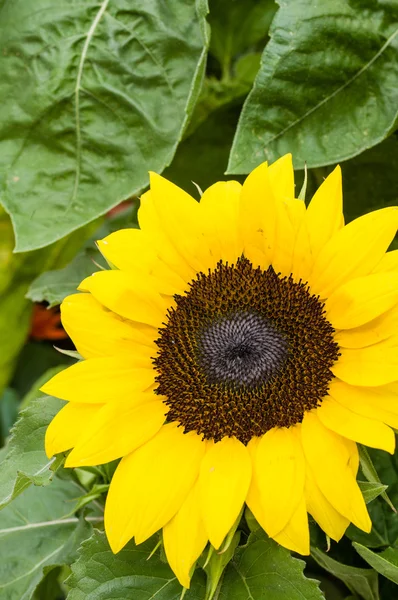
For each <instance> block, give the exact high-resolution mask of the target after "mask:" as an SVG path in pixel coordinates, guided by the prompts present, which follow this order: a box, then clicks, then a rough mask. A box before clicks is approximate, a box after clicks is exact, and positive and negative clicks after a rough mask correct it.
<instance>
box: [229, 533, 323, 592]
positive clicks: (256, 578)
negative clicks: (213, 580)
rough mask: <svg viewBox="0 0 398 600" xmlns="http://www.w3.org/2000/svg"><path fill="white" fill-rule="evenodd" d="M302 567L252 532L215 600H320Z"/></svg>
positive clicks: (280, 548)
mask: <svg viewBox="0 0 398 600" xmlns="http://www.w3.org/2000/svg"><path fill="white" fill-rule="evenodd" d="M304 567H305V563H304V562H303V561H301V560H298V559H296V558H293V557H292V556H291V555H290V552H289V551H288V550H286V549H285V548H282V546H279V545H278V544H277V543H276V542H274V541H273V540H271V539H269V538H267V537H266V536H265V534H264V533H262V532H256V533H252V534H251V535H250V538H249V541H248V543H247V545H246V546H244V547H242V548H240V549H238V551H237V552H236V554H235V557H234V559H233V560H232V561H231V562H230V563H229V565H228V567H227V569H226V571H225V575H224V579H223V581H222V585H221V589H220V592H219V595H218V599H219V600H231V599H232V598H233V600H248V599H250V600H286V599H287V598H288V599H289V600H303V598H305V599H306V600H323V599H324V595H323V594H322V592H321V591H320V589H319V587H318V582H317V581H314V580H313V579H307V578H306V577H305V576H304V574H303V568H304Z"/></svg>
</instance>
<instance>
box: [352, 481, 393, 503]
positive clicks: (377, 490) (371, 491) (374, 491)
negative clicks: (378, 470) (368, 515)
mask: <svg viewBox="0 0 398 600" xmlns="http://www.w3.org/2000/svg"><path fill="white" fill-rule="evenodd" d="M358 485H359V487H360V489H361V492H362V496H363V497H364V500H365V502H366V504H369V502H372V500H374V499H375V498H377V497H378V496H380V495H381V494H383V492H385V491H386V489H387V488H388V485H383V484H382V483H377V482H370V481H358Z"/></svg>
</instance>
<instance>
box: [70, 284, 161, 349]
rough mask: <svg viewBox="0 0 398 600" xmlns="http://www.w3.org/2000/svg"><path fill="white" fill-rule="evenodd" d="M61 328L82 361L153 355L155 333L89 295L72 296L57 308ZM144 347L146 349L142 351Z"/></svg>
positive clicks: (153, 330) (147, 326)
mask: <svg viewBox="0 0 398 600" xmlns="http://www.w3.org/2000/svg"><path fill="white" fill-rule="evenodd" d="M61 318H62V325H63V326H64V328H65V331H66V332H67V334H68V335H69V336H70V338H71V339H72V340H73V343H74V344H75V346H76V348H77V351H78V352H79V353H80V354H81V355H82V356H83V357H84V358H93V357H98V356H115V355H117V354H127V353H129V354H133V355H137V353H139V354H143V355H145V354H148V352H150V355H152V356H153V355H154V354H156V349H155V348H156V346H155V345H154V339H156V337H157V333H156V330H155V329H154V328H153V327H150V326H149V325H143V324H141V323H134V322H133V321H126V320H124V319H122V318H121V317H119V316H118V315H116V314H115V313H113V312H111V311H110V310H108V309H106V308H105V307H104V306H102V304H100V303H99V302H97V300H95V298H94V297H93V296H92V295H91V294H73V295H72V296H68V297H67V298H65V300H64V301H63V302H62V304H61ZM142 346H146V347H147V348H142Z"/></svg>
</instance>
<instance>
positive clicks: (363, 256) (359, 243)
mask: <svg viewBox="0 0 398 600" xmlns="http://www.w3.org/2000/svg"><path fill="white" fill-rule="evenodd" d="M397 225H398V209H397V208H395V207H391V208H382V209H381V210H376V211H374V212H371V213H368V214H366V215H364V216H362V217H359V218H358V219H355V221H352V222H351V223H349V224H348V225H346V226H345V227H343V228H342V229H340V230H339V231H338V232H337V233H336V234H335V235H334V236H333V237H332V238H331V239H330V240H329V241H328V242H327V243H326V245H325V246H324V247H323V248H322V250H321V251H320V253H319V256H318V258H317V259H316V261H315V265H314V269H313V271H312V274H311V290H312V292H313V293H315V294H319V295H320V296H321V298H327V297H328V296H330V294H332V292H334V290H336V289H337V288H338V287H340V286H341V285H342V284H343V283H345V282H346V281H348V280H350V279H353V278H355V277H361V276H362V275H367V274H368V273H371V271H372V269H374V267H375V266H376V265H377V263H378V262H380V260H381V258H382V256H383V255H384V253H385V252H386V250H387V248H388V246H389V245H390V243H391V241H392V240H393V238H394V236H395V233H396V231H397Z"/></svg>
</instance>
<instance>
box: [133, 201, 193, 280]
mask: <svg viewBox="0 0 398 600" xmlns="http://www.w3.org/2000/svg"><path fill="white" fill-rule="evenodd" d="M138 222H139V224H140V227H141V229H142V230H143V232H144V234H145V237H146V239H147V240H148V243H149V245H150V246H151V247H153V248H156V253H157V256H158V258H159V259H160V260H162V262H164V263H165V264H166V265H167V266H168V267H169V268H170V269H171V271H173V272H174V273H177V274H178V275H179V276H180V277H181V278H182V279H183V281H190V280H191V279H192V278H193V277H195V273H196V271H195V269H194V268H192V267H191V266H190V265H189V264H188V262H187V261H186V259H185V256H184V255H182V254H181V253H179V252H178V250H177V248H176V247H175V246H174V244H173V240H172V239H169V237H168V236H167V235H166V232H165V231H164V228H163V223H162V221H161V219H160V217H159V215H158V213H157V210H156V205H155V202H154V198H153V194H152V192H151V191H149V192H145V194H143V195H142V196H141V199H140V208H139V209H138Z"/></svg>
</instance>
